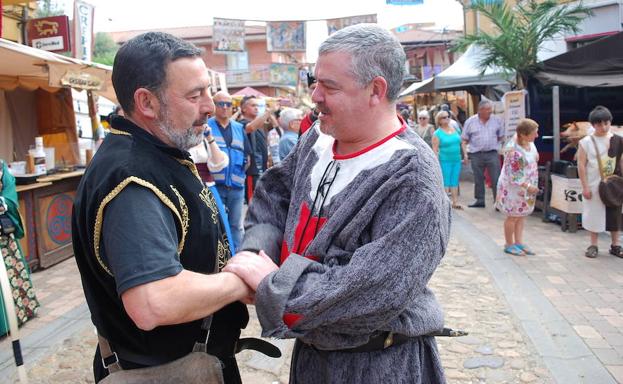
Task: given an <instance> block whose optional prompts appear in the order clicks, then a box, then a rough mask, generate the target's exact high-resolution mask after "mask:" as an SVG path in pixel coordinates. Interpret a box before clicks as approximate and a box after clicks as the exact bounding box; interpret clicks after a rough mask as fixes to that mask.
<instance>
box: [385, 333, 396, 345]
mask: <svg viewBox="0 0 623 384" xmlns="http://www.w3.org/2000/svg"><path fill="white" fill-rule="evenodd" d="M392 344H394V332H389V333H388V334H387V337H386V338H385V341H383V349H387V348H389V347H391V346H392Z"/></svg>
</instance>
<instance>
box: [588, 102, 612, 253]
mask: <svg viewBox="0 0 623 384" xmlns="http://www.w3.org/2000/svg"><path fill="white" fill-rule="evenodd" d="M588 120H589V122H590V123H591V125H592V127H593V129H594V132H593V133H592V134H590V135H588V136H586V137H584V138H583V139H582V140H580V145H579V147H578V174H579V176H580V181H581V182H582V196H583V199H582V227H584V229H586V230H587V231H589V232H590V242H591V243H590V246H589V247H588V248H587V249H586V252H585V256H586V257H589V258H595V257H597V254H598V251H599V248H598V245H597V238H598V235H599V233H600V232H604V231H609V232H610V236H611V239H612V244H611V246H610V254H612V255H614V256H617V257H623V250H622V249H621V246H620V244H619V231H620V230H621V227H622V222H623V220H622V218H621V206H606V205H605V204H604V202H603V201H602V199H601V198H600V196H599V184H600V182H601V180H602V176H601V174H603V175H604V177H606V176H610V175H612V174H614V173H615V169H616V170H619V168H620V167H618V166H617V165H618V164H616V163H617V161H616V158H615V157H611V155H610V154H609V149H610V140H611V138H612V137H613V134H612V133H611V132H610V123H611V122H612V114H611V113H610V111H609V110H608V108H606V107H603V106H597V107H595V109H593V110H592V111H591V113H590V114H589V116H588ZM619 172H620V170H619Z"/></svg>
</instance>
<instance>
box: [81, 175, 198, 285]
mask: <svg viewBox="0 0 623 384" xmlns="http://www.w3.org/2000/svg"><path fill="white" fill-rule="evenodd" d="M130 183H136V184H138V185H140V186H143V187H146V188H149V189H150V190H151V191H152V192H153V193H154V194H155V195H156V196H158V198H159V199H160V201H162V203H163V204H164V205H166V206H167V207H169V209H171V211H173V214H174V215H175V217H176V218H177V220H178V221H179V224H180V227H181V228H182V238H181V240H180V242H179V244H178V247H177V252H178V254H181V253H182V251H183V250H184V241H185V240H186V229H185V227H184V225H183V221H182V217H181V216H180V213H179V211H178V209H177V207H176V206H175V204H173V202H172V201H171V200H170V199H169V198H168V197H167V195H165V194H164V193H163V192H162V191H161V190H160V189H158V187H156V186H155V185H153V184H152V183H150V182H149V181H146V180H143V179H141V178H138V177H136V176H130V177H128V178H126V179H124V180H123V181H122V182H121V183H119V184H118V185H117V186H116V187H115V188H113V190H112V191H110V192H109V193H108V195H106V197H104V199H103V200H102V202H101V203H100V206H99V207H98V208H97V215H96V217H95V227H94V229H93V232H94V233H93V244H94V251H95V258H96V259H97V262H98V263H99V264H100V266H101V267H102V268H103V269H104V271H106V273H108V274H109V275H110V276H112V275H113V274H112V272H111V271H110V269H108V267H107V266H106V265H105V264H104V262H103V261H102V259H101V257H100V239H101V236H102V224H103V220H104V208H106V206H107V205H108V203H110V202H111V201H112V200H113V199H114V198H115V197H117V195H119V194H120V193H121V191H123V189H124V188H125V187H127V186H128V185H129V184H130Z"/></svg>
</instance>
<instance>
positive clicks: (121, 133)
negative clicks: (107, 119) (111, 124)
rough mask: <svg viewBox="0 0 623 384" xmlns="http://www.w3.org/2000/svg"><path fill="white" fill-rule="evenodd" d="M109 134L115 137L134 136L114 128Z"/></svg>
mask: <svg viewBox="0 0 623 384" xmlns="http://www.w3.org/2000/svg"><path fill="white" fill-rule="evenodd" d="M109 132H110V133H112V134H113V135H125V136H132V134H131V133H129V132H126V131H120V130H118V129H114V128H110V129H109Z"/></svg>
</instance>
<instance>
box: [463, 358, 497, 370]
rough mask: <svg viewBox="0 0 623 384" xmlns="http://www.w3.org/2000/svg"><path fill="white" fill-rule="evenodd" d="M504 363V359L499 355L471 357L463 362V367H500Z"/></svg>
mask: <svg viewBox="0 0 623 384" xmlns="http://www.w3.org/2000/svg"><path fill="white" fill-rule="evenodd" d="M503 365H504V359H503V358H501V357H499V356H477V357H470V358H469V359H466V360H465V361H464V362H463V367H465V368H467V369H474V368H480V367H489V368H500V367H502V366H503Z"/></svg>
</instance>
